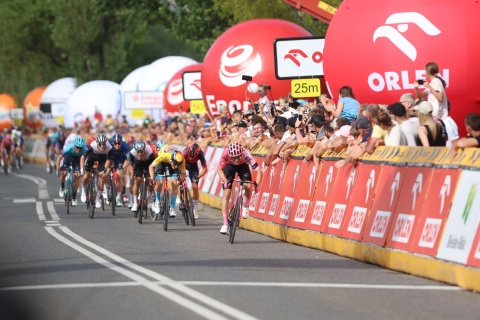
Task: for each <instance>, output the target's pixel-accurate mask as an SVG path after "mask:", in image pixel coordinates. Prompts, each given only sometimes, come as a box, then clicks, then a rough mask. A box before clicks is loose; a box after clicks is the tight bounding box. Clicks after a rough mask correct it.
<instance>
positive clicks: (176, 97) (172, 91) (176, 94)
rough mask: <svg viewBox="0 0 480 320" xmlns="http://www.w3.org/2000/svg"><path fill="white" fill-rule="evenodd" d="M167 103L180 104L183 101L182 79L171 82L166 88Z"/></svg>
mask: <svg viewBox="0 0 480 320" xmlns="http://www.w3.org/2000/svg"><path fill="white" fill-rule="evenodd" d="M167 100H168V103H170V104H171V105H178V104H181V103H182V102H183V101H184V100H183V85H182V79H181V78H180V79H175V80H173V81H172V82H171V83H170V84H169V86H168V94H167Z"/></svg>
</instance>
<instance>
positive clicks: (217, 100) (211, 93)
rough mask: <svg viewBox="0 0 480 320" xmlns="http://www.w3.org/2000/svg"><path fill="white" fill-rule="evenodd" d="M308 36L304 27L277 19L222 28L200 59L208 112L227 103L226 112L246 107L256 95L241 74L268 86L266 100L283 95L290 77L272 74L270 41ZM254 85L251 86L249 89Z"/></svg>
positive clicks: (246, 22) (273, 68)
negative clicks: (202, 60) (202, 59)
mask: <svg viewBox="0 0 480 320" xmlns="http://www.w3.org/2000/svg"><path fill="white" fill-rule="evenodd" d="M307 36H310V33H308V32H307V31H306V30H305V29H303V28H302V27H300V26H298V25H296V24H294V23H292V22H288V21H284V20H279V19H256V20H249V21H245V22H242V23H239V24H237V25H235V26H233V27H232V28H230V29H228V30H227V31H225V32H224V33H223V34H222V35H221V36H220V37H219V38H218V39H217V40H216V41H215V42H214V43H213V45H212V46H211V48H210V49H209V50H208V52H207V54H206V56H205V60H204V62H203V70H202V93H203V100H204V102H205V106H206V107H207V111H208V112H209V114H210V115H212V114H213V113H217V112H219V110H218V108H219V107H220V106H221V105H227V106H228V110H229V112H230V114H232V113H233V111H235V109H243V110H247V109H248V108H252V106H251V105H250V104H249V103H248V102H247V101H246V99H245V98H246V96H247V97H248V98H250V99H251V100H256V99H258V96H257V95H256V94H255V95H253V94H252V93H251V92H253V91H255V90H251V92H248V91H247V85H248V83H247V81H245V80H243V79H242V76H243V75H248V76H251V77H253V81H254V82H255V83H256V84H266V85H269V86H271V87H272V90H271V94H272V96H270V94H269V95H268V98H269V99H270V100H272V99H278V98H279V97H280V96H286V95H287V94H288V93H289V92H290V89H291V85H290V83H291V81H290V80H277V79H276V77H275V62H274V46H273V44H274V41H275V39H277V38H294V37H307ZM253 88H254V87H252V89H253Z"/></svg>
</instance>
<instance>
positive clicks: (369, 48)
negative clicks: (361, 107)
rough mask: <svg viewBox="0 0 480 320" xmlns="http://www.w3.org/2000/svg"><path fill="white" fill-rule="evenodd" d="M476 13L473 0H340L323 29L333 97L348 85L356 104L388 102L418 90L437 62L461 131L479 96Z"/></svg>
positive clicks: (479, 23) (479, 49) (478, 21)
mask: <svg viewBox="0 0 480 320" xmlns="http://www.w3.org/2000/svg"><path fill="white" fill-rule="evenodd" d="M479 16H480V7H479V6H478V3H477V2H476V1H460V2H458V1H454V0H435V1H434V0H424V1H415V0H404V1H375V0H364V1H355V0H344V1H343V3H342V4H341V6H340V8H339V9H338V11H337V12H336V14H335V17H334V19H333V21H332V23H331V24H330V26H329V28H328V31H327V34H326V39H325V49H324V72H325V80H326V82H327V83H328V85H329V87H330V89H331V92H332V94H333V95H334V97H335V98H337V96H338V90H339V89H340V88H341V87H342V86H344V85H348V86H351V87H352V88H353V91H354V94H355V96H356V98H357V99H358V100H359V101H360V102H361V103H382V104H390V103H393V102H396V101H399V100H400V96H401V95H402V94H403V93H406V92H410V93H413V94H415V91H414V87H413V83H414V81H415V80H416V79H425V65H426V64H427V63H428V62H436V63H437V64H438V66H439V73H440V75H441V76H442V77H443V78H444V79H445V81H446V82H447V88H446V93H447V97H448V100H449V101H450V102H451V111H450V115H451V116H452V118H453V119H454V120H455V121H456V123H457V124H458V127H459V129H460V130H461V133H465V129H464V119H465V116H466V114H468V113H470V112H478V110H479V108H478V107H479V102H480V100H479V98H480V90H479V88H480V77H479V76H478V70H480V59H478V57H479V56H480V43H479V42H478V41H477V40H476V39H477V37H478V34H477V32H478V30H479V28H480V19H478V17H479ZM421 91H423V88H422V89H421Z"/></svg>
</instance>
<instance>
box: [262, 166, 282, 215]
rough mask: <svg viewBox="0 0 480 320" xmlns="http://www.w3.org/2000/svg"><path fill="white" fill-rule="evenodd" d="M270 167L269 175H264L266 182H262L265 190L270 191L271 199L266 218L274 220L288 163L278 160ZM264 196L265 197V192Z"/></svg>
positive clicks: (268, 203) (267, 172)
mask: <svg viewBox="0 0 480 320" xmlns="http://www.w3.org/2000/svg"><path fill="white" fill-rule="evenodd" d="M268 167H269V169H270V170H267V171H266V172H265V174H268V176H267V175H265V176H263V179H264V182H263V183H262V187H263V190H264V192H268V193H269V199H268V202H267V206H266V211H265V220H269V221H273V219H274V217H275V212H276V211H277V207H278V205H279V201H280V190H282V186H283V177H284V175H285V170H286V167H287V164H286V163H285V162H284V161H278V162H277V163H275V164H273V165H272V164H271V165H269V166H268ZM262 197H264V195H263V194H262ZM264 200H265V198H264V199H262V201H264ZM259 213H260V209H259Z"/></svg>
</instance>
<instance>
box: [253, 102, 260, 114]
mask: <svg viewBox="0 0 480 320" xmlns="http://www.w3.org/2000/svg"><path fill="white" fill-rule="evenodd" d="M253 107H254V108H255V112H256V113H258V109H259V108H258V103H254V104H253Z"/></svg>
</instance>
